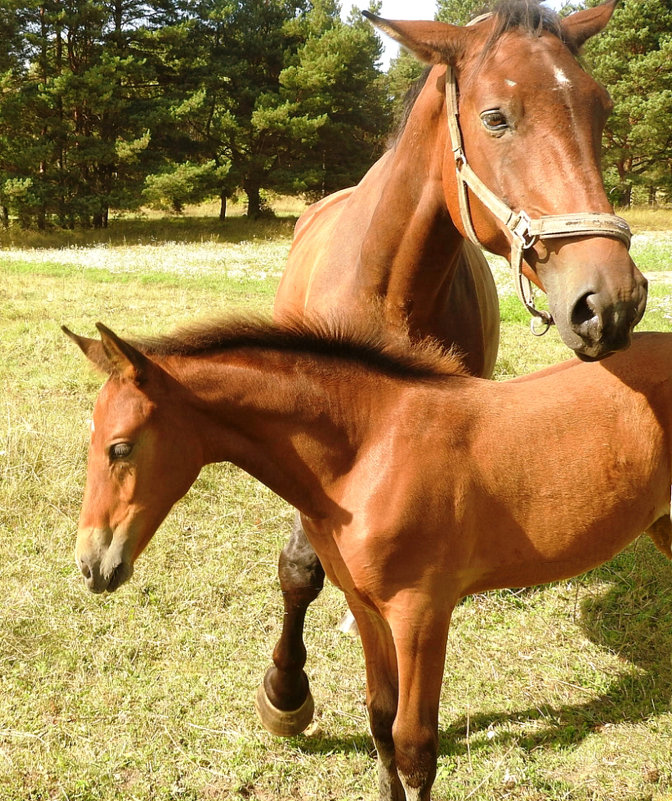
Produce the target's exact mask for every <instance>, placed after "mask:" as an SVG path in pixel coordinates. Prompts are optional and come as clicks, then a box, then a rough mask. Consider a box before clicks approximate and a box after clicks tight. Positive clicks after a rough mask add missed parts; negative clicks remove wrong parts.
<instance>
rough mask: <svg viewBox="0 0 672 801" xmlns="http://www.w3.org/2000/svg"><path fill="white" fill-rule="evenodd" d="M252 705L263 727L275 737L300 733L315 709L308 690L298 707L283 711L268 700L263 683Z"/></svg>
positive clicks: (306, 726) (292, 735)
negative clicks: (306, 695)
mask: <svg viewBox="0 0 672 801" xmlns="http://www.w3.org/2000/svg"><path fill="white" fill-rule="evenodd" d="M254 706H255V707H256V710H257V714H258V715H259V720H261V722H262V724H263V726H264V728H265V729H266V730H267V731H270V733H271V734H275V735H276V736H277V737H294V736H295V735H297V734H301V732H302V731H305V729H307V728H308V726H309V724H310V721H311V720H312V719H313V712H314V711H315V703H314V702H313V696H312V695H311V694H310V690H309V691H308V697H307V698H306V700H305V701H304V702H303V703H302V704H301V706H300V707H299V708H298V709H294V710H292V711H290V712H284V711H283V710H282V709H278V708H277V707H275V706H273V704H272V703H271V702H270V701H269V700H268V696H267V695H266V690H265V689H264V685H263V684H261V685H260V686H259V689H258V690H257V697H256V698H255V699H254Z"/></svg>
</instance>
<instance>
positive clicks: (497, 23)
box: [482, 0, 576, 55]
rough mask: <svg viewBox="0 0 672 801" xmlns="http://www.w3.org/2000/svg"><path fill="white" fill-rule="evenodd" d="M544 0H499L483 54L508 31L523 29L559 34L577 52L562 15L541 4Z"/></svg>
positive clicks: (494, 8)
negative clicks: (564, 27) (568, 35)
mask: <svg viewBox="0 0 672 801" xmlns="http://www.w3.org/2000/svg"><path fill="white" fill-rule="evenodd" d="M541 2H542V0H499V2H498V3H496V4H495V5H494V7H493V9H492V14H493V21H494V26H493V29H492V31H491V33H490V36H489V37H488V41H487V42H486V44H485V48H484V49H483V53H482V55H486V54H487V53H488V52H489V51H490V50H491V49H492V48H493V47H494V46H495V44H496V42H497V41H498V40H499V39H500V37H501V36H502V35H503V34H504V33H506V32H507V31H511V30H514V29H518V30H522V31H525V32H527V33H528V34H530V35H531V36H541V34H542V33H543V32H544V31H546V32H548V33H551V34H553V36H557V37H558V39H560V40H561V41H563V42H564V43H565V44H566V45H567V47H569V49H570V50H571V51H572V52H573V53H576V48H575V47H574V45H573V43H572V42H571V41H570V40H569V39H567V37H566V36H565V35H564V32H563V29H562V25H561V24H560V16H559V15H558V14H557V13H556V12H555V11H553V9H551V8H546V6H542V5H541Z"/></svg>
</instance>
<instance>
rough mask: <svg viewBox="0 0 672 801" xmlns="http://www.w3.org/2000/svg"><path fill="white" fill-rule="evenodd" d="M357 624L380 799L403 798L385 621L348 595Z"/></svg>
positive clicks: (393, 669)
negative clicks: (363, 659) (364, 662)
mask: <svg viewBox="0 0 672 801" xmlns="http://www.w3.org/2000/svg"><path fill="white" fill-rule="evenodd" d="M349 600H350V605H351V608H352V610H353V612H354V613H355V617H356V620H357V625H358V628H359V633H360V637H361V640H362V647H363V648H364V656H365V659H366V707H367V710H368V713H369V726H370V728H371V734H372V736H373V742H374V744H375V746H376V751H377V752H378V792H379V796H380V801H404V800H405V797H406V796H405V794H404V788H403V787H402V785H401V782H400V781H399V776H398V774H397V765H396V760H395V755H394V741H393V739H392V726H393V724H394V719H395V717H396V714H397V701H398V684H397V658H396V654H395V651H394V643H393V641H392V637H391V635H390V629H389V626H388V625H387V623H386V622H385V621H384V620H383V619H382V618H378V617H375V616H372V615H371V613H369V612H367V611H366V610H365V609H363V608H362V607H359V606H358V604H357V602H356V601H354V600H352V599H349Z"/></svg>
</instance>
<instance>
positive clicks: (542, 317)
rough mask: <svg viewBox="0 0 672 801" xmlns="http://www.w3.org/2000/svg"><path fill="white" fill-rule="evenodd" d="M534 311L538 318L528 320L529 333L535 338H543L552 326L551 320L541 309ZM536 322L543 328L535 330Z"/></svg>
mask: <svg viewBox="0 0 672 801" xmlns="http://www.w3.org/2000/svg"><path fill="white" fill-rule="evenodd" d="M536 311H537V315H538V316H537V317H532V318H531V319H530V331H531V332H532V334H533V335H534V336H535V337H543V335H544V334H546V333H548V329H549V328H550V327H551V326H552V325H553V318H552V317H551V315H550V314H548V313H547V312H545V311H542V310H541V309H537V310H536ZM537 322H541V324H542V326H543V328H535V323H537Z"/></svg>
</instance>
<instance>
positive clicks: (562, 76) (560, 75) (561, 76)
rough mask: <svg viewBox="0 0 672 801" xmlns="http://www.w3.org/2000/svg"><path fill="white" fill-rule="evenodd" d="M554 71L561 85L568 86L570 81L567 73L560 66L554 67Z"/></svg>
mask: <svg viewBox="0 0 672 801" xmlns="http://www.w3.org/2000/svg"><path fill="white" fill-rule="evenodd" d="M553 72H554V73H555V80H556V81H557V82H558V83H559V84H560V85H561V86H567V84H569V83H570V81H569V78H568V77H567V76H566V75H565V73H564V72H563V71H562V70H561V69H560V67H557V66H556V67H553Z"/></svg>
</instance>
